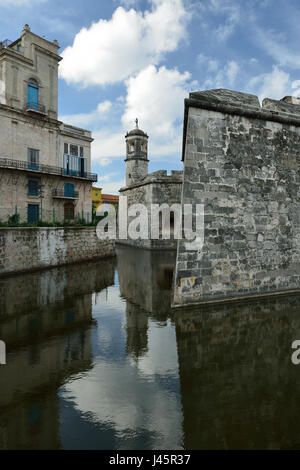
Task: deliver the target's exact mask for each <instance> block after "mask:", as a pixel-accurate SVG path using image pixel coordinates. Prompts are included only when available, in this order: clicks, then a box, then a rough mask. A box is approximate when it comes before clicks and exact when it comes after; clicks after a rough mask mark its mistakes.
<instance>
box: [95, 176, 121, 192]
mask: <svg viewBox="0 0 300 470" xmlns="http://www.w3.org/2000/svg"><path fill="white" fill-rule="evenodd" d="M99 179H100V184H101V188H102V193H103V194H119V190H120V189H121V188H124V186H126V184H125V179H123V180H121V181H111V182H109V183H104V184H102V181H103V177H102V176H101V175H100V176H99Z"/></svg>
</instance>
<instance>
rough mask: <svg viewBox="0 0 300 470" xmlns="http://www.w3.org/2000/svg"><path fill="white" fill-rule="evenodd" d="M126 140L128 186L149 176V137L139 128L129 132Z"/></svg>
mask: <svg viewBox="0 0 300 470" xmlns="http://www.w3.org/2000/svg"><path fill="white" fill-rule="evenodd" d="M125 139H126V160H125V162H126V186H130V185H132V184H134V183H137V182H138V181H140V180H142V179H143V178H145V177H146V176H147V174H148V162H149V160H148V136H147V134H145V132H143V131H142V130H141V129H139V127H138V120H137V119H136V127H135V129H133V130H132V131H130V132H128V133H127V134H126V136H125Z"/></svg>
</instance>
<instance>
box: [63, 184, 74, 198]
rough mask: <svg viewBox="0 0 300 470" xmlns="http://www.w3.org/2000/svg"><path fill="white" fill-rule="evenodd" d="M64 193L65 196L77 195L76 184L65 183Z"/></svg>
mask: <svg viewBox="0 0 300 470" xmlns="http://www.w3.org/2000/svg"><path fill="white" fill-rule="evenodd" d="M64 195H65V197H74V196H75V185H74V184H73V183H65V185H64Z"/></svg>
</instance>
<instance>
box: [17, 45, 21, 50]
mask: <svg viewBox="0 0 300 470" xmlns="http://www.w3.org/2000/svg"><path fill="white" fill-rule="evenodd" d="M17 51H18V52H21V44H18V45H17Z"/></svg>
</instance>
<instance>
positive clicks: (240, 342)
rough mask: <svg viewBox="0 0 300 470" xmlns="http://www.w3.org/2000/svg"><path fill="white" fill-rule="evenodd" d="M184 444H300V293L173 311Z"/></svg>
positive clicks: (205, 446)
mask: <svg viewBox="0 0 300 470" xmlns="http://www.w3.org/2000/svg"><path fill="white" fill-rule="evenodd" d="M176 334H177V350H178V359H179V372H180V383H181V395H182V405H183V413H184V434H185V442H184V445H185V448H186V449H212V448H222V449H227V448H229V449H232V448H263V449H268V448H299V447H300V437H299V432H298V431H299V429H298V428H299V426H298V423H299V420H300V407H299V393H300V366H299V367H297V366H294V365H293V364H292V363H291V354H292V349H291V344H292V342H293V340H295V339H299V338H300V297H289V298H287V297H285V298H280V299H277V300H272V301H271V300H270V301H265V302H262V301H260V303H251V304H234V305H232V304H231V305H229V304H228V305H227V306H226V307H225V306H223V307H221V306H219V307H210V308H206V309H205V310H204V309H203V310H200V309H199V310H198V311H196V310H195V309H194V310H193V311H192V312H189V311H187V312H177V313H176Z"/></svg>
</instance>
